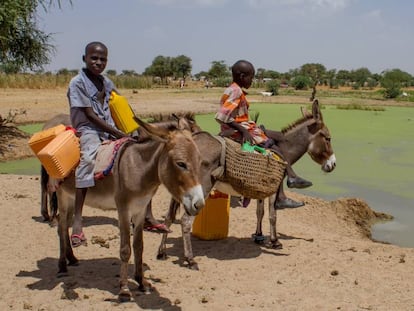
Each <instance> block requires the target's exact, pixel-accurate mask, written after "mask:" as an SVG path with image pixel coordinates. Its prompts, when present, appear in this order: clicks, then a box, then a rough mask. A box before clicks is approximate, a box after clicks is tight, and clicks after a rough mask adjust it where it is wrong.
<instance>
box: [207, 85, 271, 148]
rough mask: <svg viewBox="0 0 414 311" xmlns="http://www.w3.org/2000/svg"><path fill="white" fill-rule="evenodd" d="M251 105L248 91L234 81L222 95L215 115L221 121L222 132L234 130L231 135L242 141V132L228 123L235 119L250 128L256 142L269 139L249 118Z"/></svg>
mask: <svg viewBox="0 0 414 311" xmlns="http://www.w3.org/2000/svg"><path fill="white" fill-rule="evenodd" d="M249 106H250V105H249V102H248V101H247V98H246V93H245V92H244V91H243V90H242V89H241V88H240V86H239V85H238V84H237V83H235V82H233V83H232V84H231V85H230V86H229V87H228V88H227V89H226V90H225V91H224V94H223V95H222V96H221V99H220V109H219V111H218V112H217V113H216V116H215V118H216V120H217V121H218V122H219V123H220V132H221V133H226V132H231V131H234V133H233V134H232V135H231V136H230V137H231V138H232V139H234V140H236V141H240V140H241V134H240V133H239V132H238V131H235V130H234V129H233V128H232V127H231V126H230V125H228V123H231V122H233V121H235V122H237V123H239V124H240V125H242V126H243V127H244V128H246V129H248V131H249V132H250V134H251V135H252V136H253V138H254V140H255V143H256V144H261V143H264V142H265V141H267V140H268V137H267V136H266V135H265V133H264V132H263V131H262V130H261V129H260V128H259V127H258V126H257V125H256V123H255V122H254V121H251V120H249V119H250V118H249Z"/></svg>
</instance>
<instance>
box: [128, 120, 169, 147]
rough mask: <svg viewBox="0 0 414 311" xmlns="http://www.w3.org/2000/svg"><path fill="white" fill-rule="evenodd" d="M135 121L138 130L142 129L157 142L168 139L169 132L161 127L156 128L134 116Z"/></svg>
mask: <svg viewBox="0 0 414 311" xmlns="http://www.w3.org/2000/svg"><path fill="white" fill-rule="evenodd" d="M134 119H135V121H136V122H137V123H138V124H139V126H140V127H139V128H141V129H143V130H144V131H145V132H147V134H148V135H149V136H150V137H151V138H153V139H155V140H158V141H161V142H166V141H167V140H168V138H169V134H170V131H169V130H168V129H166V128H163V127H161V126H160V127H158V126H154V125H151V124H149V123H146V122H144V121H143V120H141V119H140V118H138V117H136V116H134Z"/></svg>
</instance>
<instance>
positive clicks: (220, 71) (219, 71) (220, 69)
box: [208, 60, 230, 78]
mask: <svg viewBox="0 0 414 311" xmlns="http://www.w3.org/2000/svg"><path fill="white" fill-rule="evenodd" d="M208 75H209V77H210V78H225V77H228V76H230V70H229V68H228V66H227V65H226V63H225V62H224V60H220V61H212V62H211V67H210V69H209V71H208Z"/></svg>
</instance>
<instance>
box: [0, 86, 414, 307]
mask: <svg viewBox="0 0 414 311" xmlns="http://www.w3.org/2000/svg"><path fill="white" fill-rule="evenodd" d="M30 92H31V91H29V90H24V91H20V90H17V91H16V90H1V91H0V98H2V100H1V101H0V114H2V115H3V114H4V112H5V111H6V112H7V111H8V110H9V109H10V108H11V107H14V108H18V109H27V110H29V111H30V113H29V114H27V119H26V120H23V121H24V122H28V121H41V120H45V119H47V118H48V117H49V116H52V115H54V114H56V113H59V112H66V111H67V110H66V109H67V106H66V100H65V94H64V90H54V91H35V92H32V93H30ZM33 93H34V94H33ZM61 93H62V94H61ZM159 93H161V94H159ZM159 93H157V94H158V95H159V97H158V98H157V96H158V95H154V94H151V92H150V91H145V92H144V91H143V92H141V91H140V92H138V94H131V96H136V98H137V103H138V98H139V102H140V109H142V110H144V109H148V111H151V112H164V111H165V110H166V111H169V110H170V109H173V111H174V109H175V110H176V111H177V109H178V108H179V109H180V111H181V110H182V111H185V110H186V109H189V108H192V109H190V110H192V111H198V110H200V111H214V109H215V107H216V106H215V105H216V103H217V100H216V99H217V94H219V93H220V91H213V92H211V93H206V94H205V93H202V96H201V95H197V99H196V100H192V99H191V98H190V97H189V96H184V95H183V94H182V93H179V92H177V91H174V92H171V91H170V92H167V91H162V92H159ZM24 94H25V95H24ZM28 94H29V95H28ZM166 95H167V96H166ZM22 101H24V102H25V103H26V104H24V103H21V102H22ZM36 101H37V104H36ZM6 102H7V103H6ZM10 103H13V104H12V105H11V104H10ZM144 103H145V104H144ZM144 107H145V108H144ZM167 107H168V109H167ZM194 107H196V108H194ZM22 118H26V116H22ZM1 134H2V142H3V144H2V147H3V149H2V150H3V157H4V158H12V157H13V156H12V154H17V155H19V154H24V152H22V151H19V150H20V149H21V148H19V147H18V146H17V145H16V144H14V143H13V144H11V143H10V140H7V141H5V140H4V137H5V136H4V135H5V134H3V133H1ZM21 140H24V141H27V138H20V139H18V138H16V141H21ZM23 145H24V144H22V146H23ZM22 148H23V147H22ZM19 152H20V153H19ZM288 194H289V196H290V197H292V198H294V199H300V200H304V201H305V202H306V206H305V207H303V208H300V209H296V210H282V211H279V212H278V233H279V236H280V240H281V242H282V243H283V249H282V250H272V249H268V248H266V247H265V246H262V245H257V244H255V243H253V242H252V240H251V234H252V233H254V231H255V225H256V216H255V212H256V209H255V202H252V203H251V204H250V205H249V207H248V208H233V209H231V211H230V224H229V235H228V238H227V239H223V240H220V241H201V240H199V239H197V238H193V248H194V253H195V256H196V257H195V259H196V260H197V261H198V263H199V267H200V271H191V270H189V269H187V268H186V267H185V266H184V264H183V261H182V256H183V250H182V241H181V234H180V232H181V230H180V226H179V224H174V225H173V226H172V229H173V233H172V234H171V235H170V236H169V239H168V244H167V247H168V250H167V251H168V254H169V258H168V259H167V260H166V261H159V260H157V259H156V253H157V248H158V245H159V243H160V236H159V235H158V234H155V233H147V232H145V241H144V243H145V251H144V262H145V265H146V272H145V275H146V277H147V278H148V280H149V281H150V282H151V283H152V285H153V286H154V292H153V293H151V294H149V295H142V294H140V293H139V292H138V291H137V286H136V284H135V282H134V281H133V280H132V279H131V288H132V289H133V294H134V299H133V301H132V302H130V303H125V304H119V303H118V302H117V300H116V295H117V292H118V274H119V259H118V253H119V238H118V228H117V219H116V212H115V211H106V212H104V211H101V210H97V209H93V208H90V207H86V208H85V211H84V216H85V217H84V223H85V234H86V236H87V237H88V238H89V244H88V246H87V247H79V248H77V249H75V254H76V255H77V257H78V258H79V259H80V265H79V266H77V267H69V276H68V277H65V278H57V277H56V272H57V258H58V252H59V246H58V239H57V232H56V228H55V227H50V226H49V225H48V224H47V223H44V222H43V221H42V219H41V217H40V212H39V209H40V191H39V176H18V175H0V197H1V199H2V204H1V208H0V210H1V216H2V217H1V218H0V221H1V223H0V236H1V237H2V247H1V248H0V263H1V264H0V274H1V275H2V278H1V281H0V310H75V309H78V310H114V309H115V310H117V309H118V310H136V309H144V310H414V249H412V248H401V247H397V246H393V245H386V244H382V243H378V242H374V241H371V240H370V238H369V236H370V232H369V225H370V223H371V221H372V220H373V219H375V218H376V217H377V216H379V215H378V214H377V213H375V212H374V211H372V210H371V209H370V208H369V207H368V206H367V205H366V203H365V202H364V201H363V200H361V199H358V198H338V199H337V200H335V201H331V202H327V201H323V200H320V199H318V198H312V197H305V196H302V195H300V191H296V192H288ZM168 202H169V195H168V193H166V191H165V190H164V188H162V187H161V188H160V190H159V192H158V193H157V195H156V196H155V198H154V212H155V214H156V216H157V218H159V219H161V218H162V215H163V214H164V213H165V211H166V209H167V206H168ZM266 215H267V213H266ZM268 232H269V225H268V222H267V221H266V219H265V221H264V233H265V234H266V235H268ZM93 241H103V242H104V243H93ZM131 272H132V261H131ZM131 275H132V274H131Z"/></svg>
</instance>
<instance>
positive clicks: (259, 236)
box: [252, 234, 265, 244]
mask: <svg viewBox="0 0 414 311" xmlns="http://www.w3.org/2000/svg"><path fill="white" fill-rule="evenodd" d="M252 238H253V241H254V243H256V244H263V243H264V241H265V236H264V235H263V234H252Z"/></svg>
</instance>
